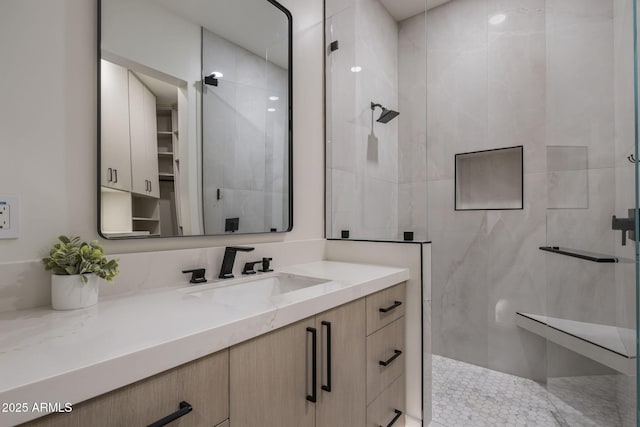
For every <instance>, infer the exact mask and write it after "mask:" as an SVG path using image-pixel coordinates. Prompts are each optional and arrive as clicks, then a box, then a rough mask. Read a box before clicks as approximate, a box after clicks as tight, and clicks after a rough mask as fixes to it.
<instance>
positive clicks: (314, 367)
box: [307, 326, 318, 403]
mask: <svg viewBox="0 0 640 427" xmlns="http://www.w3.org/2000/svg"><path fill="white" fill-rule="evenodd" d="M307 332H311V388H312V390H311V394H308V395H307V400H308V401H309V402H313V403H316V401H317V400H318V395H317V394H316V388H317V387H318V364H317V362H318V360H317V349H318V340H317V331H316V328H312V327H310V326H309V327H307Z"/></svg>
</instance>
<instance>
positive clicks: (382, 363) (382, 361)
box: [378, 350, 402, 366]
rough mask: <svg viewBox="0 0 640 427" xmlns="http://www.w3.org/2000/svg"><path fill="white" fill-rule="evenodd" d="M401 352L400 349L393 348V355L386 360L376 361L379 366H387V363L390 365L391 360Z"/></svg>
mask: <svg viewBox="0 0 640 427" xmlns="http://www.w3.org/2000/svg"><path fill="white" fill-rule="evenodd" d="M401 354H402V352H401V351H400V350H393V356H391V357H390V358H389V359H387V360H381V361H380V362H378V363H379V364H380V366H389V365H391V362H393V361H394V360H396V359H397V358H398V357H399V356H400V355H401Z"/></svg>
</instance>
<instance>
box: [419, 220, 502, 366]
mask: <svg viewBox="0 0 640 427" xmlns="http://www.w3.org/2000/svg"><path fill="white" fill-rule="evenodd" d="M483 226H484V224H482V227H483ZM482 227H480V228H478V230H476V231H475V232H456V231H451V232H441V231H435V232H432V233H430V237H431V240H432V246H433V247H432V266H433V268H432V276H431V280H432V289H431V295H432V304H433V305H432V309H433V311H432V322H433V324H432V331H433V339H432V345H433V353H434V354H438V355H443V356H446V357H450V358H453V359H456V360H461V361H465V362H468V363H473V364H476V365H480V366H484V367H487V366H488V363H489V361H488V357H489V355H488V351H489V350H488V345H489V343H488V322H487V307H488V305H489V283H488V281H489V251H488V250H487V245H488V241H487V236H486V234H485V233H484V232H483V230H482Z"/></svg>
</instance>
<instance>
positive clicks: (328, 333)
mask: <svg viewBox="0 0 640 427" xmlns="http://www.w3.org/2000/svg"><path fill="white" fill-rule="evenodd" d="M321 324H322V326H326V327H327V384H323V385H322V386H321V387H320V388H321V389H323V390H324V391H328V392H329V393H331V322H327V321H325V320H323V321H322V322H321Z"/></svg>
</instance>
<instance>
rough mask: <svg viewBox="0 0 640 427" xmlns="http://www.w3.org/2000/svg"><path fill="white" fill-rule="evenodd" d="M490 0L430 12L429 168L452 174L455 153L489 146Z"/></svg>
mask: <svg viewBox="0 0 640 427" xmlns="http://www.w3.org/2000/svg"><path fill="white" fill-rule="evenodd" d="M487 48H488V46H487V1H486V0H455V1H452V2H449V3H447V4H445V5H443V6H440V7H437V8H435V9H433V10H431V11H429V12H428V13H427V129H428V143H427V161H428V164H427V171H428V176H429V179H431V180H438V179H452V178H453V162H454V155H455V154H456V153H461V152H469V151H477V150H482V149H487V148H495V147H488V146H487V145H488V142H487V136H488V129H487V78H488V76H487Z"/></svg>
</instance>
